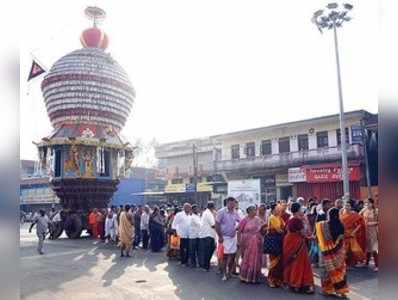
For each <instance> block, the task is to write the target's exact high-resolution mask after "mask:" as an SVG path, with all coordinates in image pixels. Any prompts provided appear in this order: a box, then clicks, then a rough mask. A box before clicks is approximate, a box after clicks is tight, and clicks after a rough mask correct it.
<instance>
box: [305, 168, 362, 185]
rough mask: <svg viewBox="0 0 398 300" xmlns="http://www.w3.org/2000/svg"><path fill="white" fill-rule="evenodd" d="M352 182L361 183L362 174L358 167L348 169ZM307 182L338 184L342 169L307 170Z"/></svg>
mask: <svg viewBox="0 0 398 300" xmlns="http://www.w3.org/2000/svg"><path fill="white" fill-rule="evenodd" d="M348 170H349V179H350V181H359V180H360V179H361V172H360V169H359V167H358V166H352V167H349V168H348ZM306 177H307V182H310V183H311V182H337V181H341V180H342V177H341V167H340V166H335V167H333V166H331V167H318V168H317V167H313V168H308V169H306Z"/></svg>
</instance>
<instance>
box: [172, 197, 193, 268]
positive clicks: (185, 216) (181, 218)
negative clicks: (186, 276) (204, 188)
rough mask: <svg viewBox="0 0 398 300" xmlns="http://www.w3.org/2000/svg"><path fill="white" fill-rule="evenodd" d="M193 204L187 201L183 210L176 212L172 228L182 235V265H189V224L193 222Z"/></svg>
mask: <svg viewBox="0 0 398 300" xmlns="http://www.w3.org/2000/svg"><path fill="white" fill-rule="evenodd" d="M191 210H192V207H191V204H189V203H185V204H184V206H183V211H181V212H179V213H177V214H176V216H175V218H174V220H173V223H172V225H171V227H172V229H173V230H175V232H176V233H177V235H178V236H179V237H180V258H181V264H182V265H188V257H189V226H190V224H191Z"/></svg>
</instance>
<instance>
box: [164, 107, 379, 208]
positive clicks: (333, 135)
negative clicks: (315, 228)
mask: <svg viewBox="0 0 398 300" xmlns="http://www.w3.org/2000/svg"><path fill="white" fill-rule="evenodd" d="M376 119H377V116H376ZM374 120H375V115H373V114H370V113H368V112H366V111H364V110H358V111H353V112H348V113H346V114H345V125H346V129H345V135H344V136H345V139H346V142H347V153H348V160H349V167H350V194H351V197H353V198H356V199H359V198H361V186H366V184H367V182H366V178H365V177H366V176H365V173H366V172H365V171H366V168H367V167H369V166H367V164H366V161H365V153H364V144H367V142H366V141H365V139H366V134H365V133H366V129H367V126H368V124H370V123H372V122H373V125H374ZM376 123H377V122H376ZM339 127H340V126H339V116H338V115H330V116H324V117H318V118H312V119H307V120H302V121H296V122H290V123H284V124H278V125H273V126H267V127H262V128H255V129H249V130H244V131H238V132H232V133H226V134H220V135H215V136H211V137H208V138H205V139H200V140H190V141H182V142H177V143H169V144H164V145H160V146H159V147H158V148H157V149H156V150H157V151H156V155H157V158H158V159H159V167H160V169H161V170H162V171H163V172H165V173H166V174H167V175H168V178H169V180H170V181H171V183H173V182H174V183H177V182H178V183H186V182H188V181H189V180H190V178H191V177H192V175H193V173H192V172H190V171H191V170H192V168H193V165H194V164H193V163H192V161H193V154H192V153H193V151H192V145H193V144H195V143H197V144H198V145H203V147H200V146H198V150H197V151H198V152H199V153H201V156H200V157H201V158H202V160H200V159H198V163H200V162H201V164H202V166H203V167H202V172H200V175H206V176H209V175H218V176H220V177H221V178H223V180H224V181H225V182H227V181H229V180H238V179H249V178H259V179H260V181H261V200H262V201H263V202H272V201H275V200H277V199H288V198H290V197H298V196H302V197H305V198H309V197H317V198H323V197H329V198H332V199H335V198H337V197H341V196H342V194H343V190H342V182H341V174H340V173H341V149H340V141H341V134H340V129H339ZM376 127H377V126H376ZM372 128H373V129H374V126H373V127H372ZM182 145H185V147H183V146H182ZM166 149H167V151H166ZM183 149H184V150H185V151H183ZM170 170H171V171H170ZM170 172H171V173H170ZM212 186H213V190H212V192H211V193H212V196H215V195H217V194H218V193H217V191H216V189H215V186H214V185H212ZM221 190H223V191H225V188H223V187H221Z"/></svg>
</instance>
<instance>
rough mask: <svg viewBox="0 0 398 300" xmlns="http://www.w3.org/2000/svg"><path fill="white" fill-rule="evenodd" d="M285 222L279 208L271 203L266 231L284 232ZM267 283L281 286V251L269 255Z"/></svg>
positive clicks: (271, 285)
mask: <svg viewBox="0 0 398 300" xmlns="http://www.w3.org/2000/svg"><path fill="white" fill-rule="evenodd" d="M284 232H285V222H284V221H283V219H282V218H281V210H279V206H278V205H277V204H272V205H271V215H270V217H269V219H268V229H267V233H279V234H284ZM267 281H268V285H269V286H270V287H271V288H277V287H280V286H282V283H283V264H282V252H281V253H280V254H278V255H272V254H270V255H269V267H268V278H267Z"/></svg>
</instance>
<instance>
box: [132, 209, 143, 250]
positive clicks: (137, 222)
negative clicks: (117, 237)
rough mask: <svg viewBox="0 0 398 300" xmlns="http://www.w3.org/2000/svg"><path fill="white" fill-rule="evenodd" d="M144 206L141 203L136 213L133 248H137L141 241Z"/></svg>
mask: <svg viewBox="0 0 398 300" xmlns="http://www.w3.org/2000/svg"><path fill="white" fill-rule="evenodd" d="M142 212H143V209H142V206H141V205H139V206H138V208H137V210H136V211H135V213H134V243H133V249H135V248H137V247H138V246H139V244H140V242H141V216H142Z"/></svg>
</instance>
